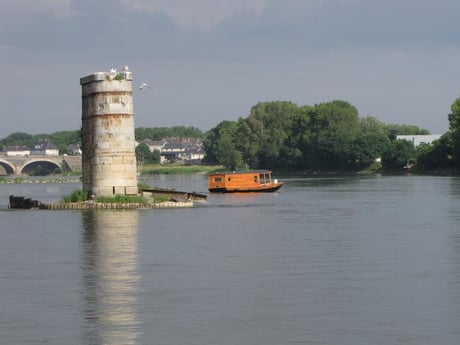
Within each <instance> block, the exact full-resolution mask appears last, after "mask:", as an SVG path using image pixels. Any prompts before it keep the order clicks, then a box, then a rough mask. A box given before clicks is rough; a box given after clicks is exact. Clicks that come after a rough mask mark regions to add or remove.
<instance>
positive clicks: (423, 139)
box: [396, 134, 442, 147]
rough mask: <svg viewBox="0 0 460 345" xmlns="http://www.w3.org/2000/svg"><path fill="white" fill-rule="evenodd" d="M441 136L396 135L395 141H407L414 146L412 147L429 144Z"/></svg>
mask: <svg viewBox="0 0 460 345" xmlns="http://www.w3.org/2000/svg"><path fill="white" fill-rule="evenodd" d="M441 136H442V135H441V134H430V135H398V136H396V139H401V140H407V141H410V142H412V144H414V147H417V146H419V145H420V144H431V143H432V142H433V141H435V140H438V139H439V138H441Z"/></svg>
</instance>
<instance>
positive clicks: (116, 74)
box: [80, 66, 133, 85]
mask: <svg viewBox="0 0 460 345" xmlns="http://www.w3.org/2000/svg"><path fill="white" fill-rule="evenodd" d="M104 80H106V81H111V80H129V81H132V80H133V72H131V71H130V70H129V67H128V66H124V67H123V71H117V70H116V69H115V68H111V69H110V70H109V71H107V72H94V73H93V74H90V75H88V76H86V77H83V78H80V85H85V84H89V83H91V82H94V81H104Z"/></svg>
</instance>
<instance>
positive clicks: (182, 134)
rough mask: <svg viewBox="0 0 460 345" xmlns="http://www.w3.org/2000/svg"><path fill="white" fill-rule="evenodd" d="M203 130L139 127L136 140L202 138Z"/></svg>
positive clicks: (136, 130) (181, 127)
mask: <svg viewBox="0 0 460 345" xmlns="http://www.w3.org/2000/svg"><path fill="white" fill-rule="evenodd" d="M203 136H204V134H203V132H202V131H201V130H199V129H198V128H196V127H186V126H174V127H151V128H146V127H139V128H136V129H135V137H136V140H145V139H150V140H161V139H163V138H202V137H203Z"/></svg>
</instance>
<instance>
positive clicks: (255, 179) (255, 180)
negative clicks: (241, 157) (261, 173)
mask: <svg viewBox="0 0 460 345" xmlns="http://www.w3.org/2000/svg"><path fill="white" fill-rule="evenodd" d="M254 182H255V183H257V175H254Z"/></svg>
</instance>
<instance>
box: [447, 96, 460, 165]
mask: <svg viewBox="0 0 460 345" xmlns="http://www.w3.org/2000/svg"><path fill="white" fill-rule="evenodd" d="M450 108H451V113H450V114H449V116H448V119H449V133H450V138H451V140H452V156H453V163H454V165H455V167H456V168H457V169H460V97H459V98H457V99H456V100H455V101H454V103H452V105H451V107H450Z"/></svg>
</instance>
